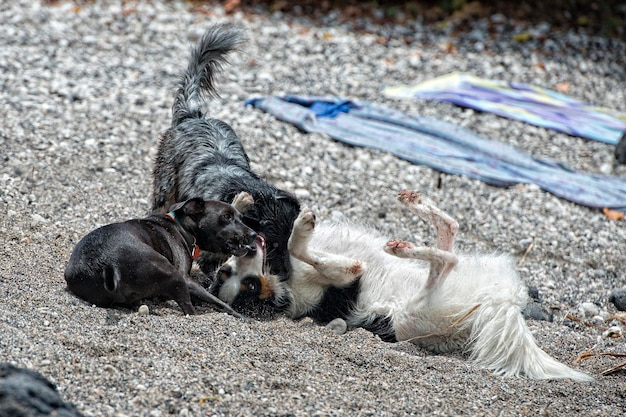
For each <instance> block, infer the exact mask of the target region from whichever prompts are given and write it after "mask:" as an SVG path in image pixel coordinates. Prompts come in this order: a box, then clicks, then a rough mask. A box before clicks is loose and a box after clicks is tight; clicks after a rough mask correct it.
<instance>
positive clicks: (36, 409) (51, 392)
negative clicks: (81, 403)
mask: <svg viewBox="0 0 626 417" xmlns="http://www.w3.org/2000/svg"><path fill="white" fill-rule="evenodd" d="M0 416H7V417H8V416H11V417H43V416H56V417H82V416H83V415H82V414H81V413H79V412H78V410H76V407H74V405H72V404H69V403H66V402H64V401H63V399H61V396H60V395H59V393H58V391H57V388H56V386H55V385H54V384H53V383H52V382H50V381H48V380H47V379H45V378H44V377H43V376H42V375H41V374H39V373H38V372H35V371H32V370H29V369H21V368H17V367H15V366H13V365H10V364H8V363H1V364H0Z"/></svg>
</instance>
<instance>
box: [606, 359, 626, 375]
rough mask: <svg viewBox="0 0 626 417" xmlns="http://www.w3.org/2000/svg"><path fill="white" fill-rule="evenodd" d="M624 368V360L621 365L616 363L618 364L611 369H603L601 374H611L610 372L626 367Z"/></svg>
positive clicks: (625, 363)
mask: <svg viewBox="0 0 626 417" xmlns="http://www.w3.org/2000/svg"><path fill="white" fill-rule="evenodd" d="M624 368H626V361H624V362H622V363H620V364H619V365H616V366H614V367H612V368H610V369H607V370H606V371H602V372H601V374H602V375H603V376H606V375H610V374H613V373H615V372H617V371H619V370H620V369H624Z"/></svg>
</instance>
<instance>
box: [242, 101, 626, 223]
mask: <svg viewBox="0 0 626 417" xmlns="http://www.w3.org/2000/svg"><path fill="white" fill-rule="evenodd" d="M246 104H250V105H253V106H254V107H257V108H259V109H261V110H264V111H266V112H268V113H270V114H272V115H274V116H275V117H276V118H278V119H280V120H283V121H286V122H289V123H291V124H293V125H295V126H297V127H299V128H300V129H302V130H304V131H306V132H315V133H323V134H326V135H328V136H330V137H331V138H333V139H335V140H338V141H341V142H345V143H348V144H351V145H355V146H366V147H370V148H374V149H379V150H383V151H387V152H391V153H393V154H394V155H396V156H398V157H400V158H403V159H406V160H408V161H410V162H413V163H416V164H421V165H427V166H430V167H432V168H435V169H437V170H439V171H442V172H446V173H449V174H459V175H466V176H468V177H471V178H477V179H479V180H482V181H484V182H486V183H488V184H492V185H497V186H510V185H514V184H518V183H526V184H529V183H532V184H537V185H538V186H540V187H541V188H542V189H544V190H546V191H548V192H550V193H552V194H555V195H557V196H559V197H561V198H564V199H566V200H569V201H572V202H575V203H578V204H581V205H584V206H588V207H596V208H605V207H606V208H611V209H616V210H620V211H625V210H626V180H625V179H624V178H619V177H611V176H607V175H599V174H587V173H583V172H576V171H573V170H571V169H569V168H567V167H566V166H563V165H561V164H559V163H558V162H553V161H549V160H542V159H537V158H533V157H531V156H530V155H527V154H525V153H524V152H522V151H520V150H518V149H516V148H514V147H512V146H509V145H506V144H504V143H501V142H497V141H493V140H489V139H486V138H483V137H481V136H478V135H476V134H474V133H472V132H470V131H468V130H466V129H463V128H462V127H460V126H457V125H454V124H451V123H447V122H443V121H440V120H436V119H429V118H425V117H421V116H410V115H407V114H404V113H401V112H399V111H396V110H393V109H390V108H386V107H381V106H376V105H373V104H370V103H367V102H357V101H351V100H345V99H335V98H331V99H329V98H319V97H294V96H287V97H282V98H279V97H269V98H258V99H253V100H249V101H248V102H246Z"/></svg>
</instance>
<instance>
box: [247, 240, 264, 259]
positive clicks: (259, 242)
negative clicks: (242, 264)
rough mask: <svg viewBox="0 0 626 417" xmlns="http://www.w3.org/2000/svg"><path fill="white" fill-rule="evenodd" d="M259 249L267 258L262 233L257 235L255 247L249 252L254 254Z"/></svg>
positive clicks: (251, 254)
mask: <svg viewBox="0 0 626 417" xmlns="http://www.w3.org/2000/svg"><path fill="white" fill-rule="evenodd" d="M257 251H261V254H262V255H263V258H265V238H264V237H263V236H261V235H257V236H256V242H255V245H254V249H253V250H251V251H249V252H248V254H249V255H250V256H254V254H255V253H256V252H257Z"/></svg>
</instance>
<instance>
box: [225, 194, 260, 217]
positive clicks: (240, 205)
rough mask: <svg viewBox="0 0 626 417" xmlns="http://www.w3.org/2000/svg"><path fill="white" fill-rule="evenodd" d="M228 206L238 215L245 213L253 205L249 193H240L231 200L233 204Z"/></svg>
mask: <svg viewBox="0 0 626 417" xmlns="http://www.w3.org/2000/svg"><path fill="white" fill-rule="evenodd" d="M230 204H231V205H232V206H233V207H234V208H235V210H237V211H238V212H239V213H245V212H246V211H248V210H249V209H250V207H252V206H253V205H254V198H252V196H251V195H250V194H249V193H247V192H245V191H242V192H240V193H239V194H237V195H236V196H235V198H233V202H232V203H230Z"/></svg>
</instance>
